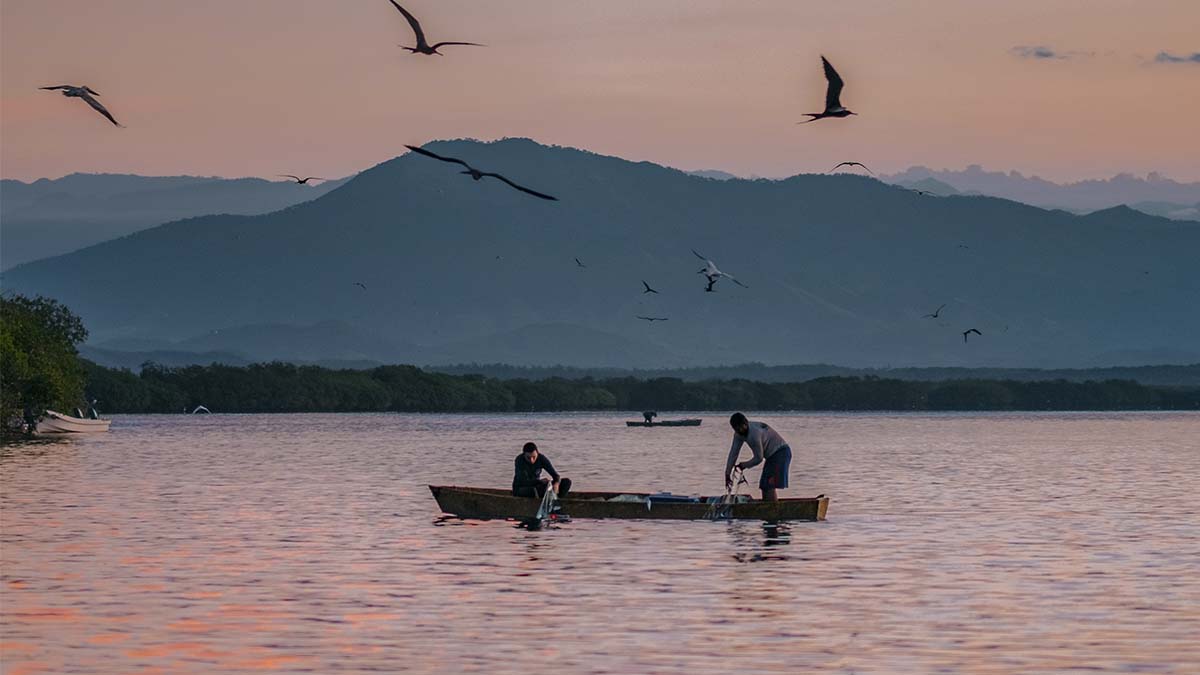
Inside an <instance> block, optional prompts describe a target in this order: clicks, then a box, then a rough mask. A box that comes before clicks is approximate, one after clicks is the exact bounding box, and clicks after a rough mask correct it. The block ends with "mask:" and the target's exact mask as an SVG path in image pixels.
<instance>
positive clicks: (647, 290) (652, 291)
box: [642, 279, 658, 295]
mask: <svg viewBox="0 0 1200 675" xmlns="http://www.w3.org/2000/svg"><path fill="white" fill-rule="evenodd" d="M642 285H643V286H645V287H646V290H644V291H642V295H645V294H647V293H658V291H656V290H654V289H653V288H650V284H648V283H646V280H645V279H643V280H642Z"/></svg>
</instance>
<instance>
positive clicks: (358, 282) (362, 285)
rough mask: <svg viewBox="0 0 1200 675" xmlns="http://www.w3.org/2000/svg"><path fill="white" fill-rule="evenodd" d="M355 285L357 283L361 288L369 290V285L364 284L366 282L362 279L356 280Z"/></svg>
mask: <svg viewBox="0 0 1200 675" xmlns="http://www.w3.org/2000/svg"><path fill="white" fill-rule="evenodd" d="M354 285H355V286H358V287H360V288H362V289H363V290H364V291H365V290H367V285H366V284H364V283H363V282H361V281H356V282H354Z"/></svg>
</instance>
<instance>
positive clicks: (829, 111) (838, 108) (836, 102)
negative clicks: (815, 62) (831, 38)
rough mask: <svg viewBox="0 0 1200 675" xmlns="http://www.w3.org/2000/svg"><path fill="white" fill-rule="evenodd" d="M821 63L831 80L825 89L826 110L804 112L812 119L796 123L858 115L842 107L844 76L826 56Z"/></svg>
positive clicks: (827, 77)
mask: <svg viewBox="0 0 1200 675" xmlns="http://www.w3.org/2000/svg"><path fill="white" fill-rule="evenodd" d="M821 65H822V66H824V67H825V79H826V80H827V81H828V82H829V87H828V88H827V89H826V90H825V110H823V111H821V112H819V113H804V114H805V115H807V116H808V117H811V118H812V119H807V120H804V121H803V122H797V123H796V124H807V123H808V122H816V121H817V120H820V119H825V118H826V117H847V116H849V115H857V114H858V113H856V112H851V111H850V110H847V109H846V108H843V107H842V101H841V97H842V87H844V86H845V84H846V83H845V82H842V77H841V76H840V75H838V74H837V71H836V70H834V69H833V66H832V65H831V64H830V63H829V60H828V59H826V58H825V57H824V56H822V57H821Z"/></svg>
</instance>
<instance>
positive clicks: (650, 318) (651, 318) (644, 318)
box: [638, 316, 670, 323]
mask: <svg viewBox="0 0 1200 675" xmlns="http://www.w3.org/2000/svg"><path fill="white" fill-rule="evenodd" d="M638 318H639V319H641V320H642V321H649V322H651V323H654V322H655V321H670V319H668V318H667V317H662V316H639V317H638Z"/></svg>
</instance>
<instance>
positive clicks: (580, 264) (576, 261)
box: [575, 258, 587, 267]
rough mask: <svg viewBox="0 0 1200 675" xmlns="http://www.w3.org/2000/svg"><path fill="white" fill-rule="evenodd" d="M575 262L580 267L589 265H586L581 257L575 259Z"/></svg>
mask: <svg viewBox="0 0 1200 675" xmlns="http://www.w3.org/2000/svg"><path fill="white" fill-rule="evenodd" d="M575 264H576V265H577V266H579V267H587V265H584V264H583V263H581V262H579V258H576V259H575Z"/></svg>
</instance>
